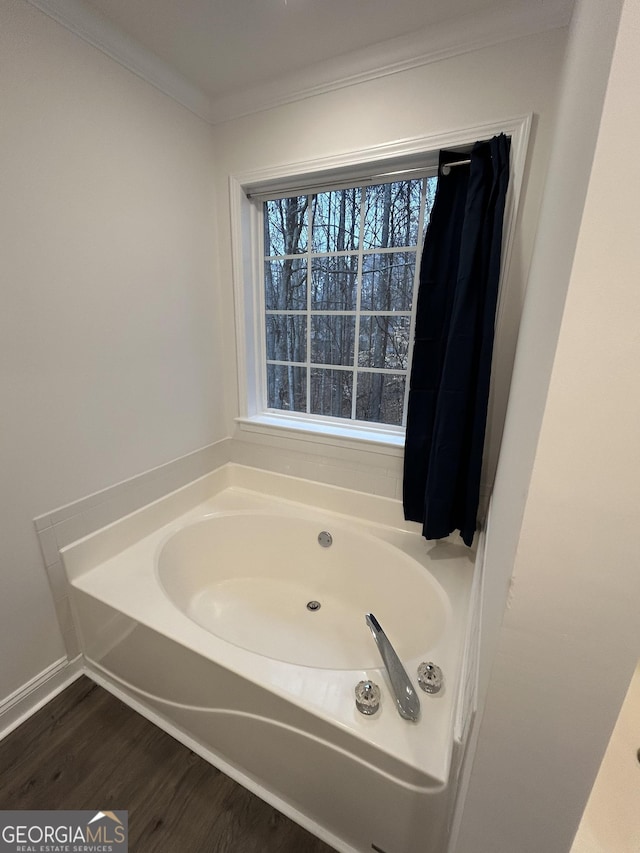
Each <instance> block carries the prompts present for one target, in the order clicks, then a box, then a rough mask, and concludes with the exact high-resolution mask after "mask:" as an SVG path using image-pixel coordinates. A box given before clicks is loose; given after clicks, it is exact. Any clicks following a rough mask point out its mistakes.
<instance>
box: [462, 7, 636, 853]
mask: <svg viewBox="0 0 640 853" xmlns="http://www.w3.org/2000/svg"><path fill="white" fill-rule="evenodd" d="M617 11H619V5H618V4H613V3H612V4H608V5H607V7H606V9H605V8H604V7H603V4H595V3H588V2H584V3H580V4H579V5H578V8H577V10H576V14H577V18H576V27H575V30H574V36H575V39H574V45H573V53H574V58H576V59H577V58H578V57H579V55H581V56H582V71H583V74H584V75H585V76H584V78H583V79H582V81H581V82H580V80H579V75H578V74H577V73H575V72H577V70H578V66H577V65H574V67H573V70H572V72H571V73H572V76H573V81H572V82H570V86H571V87H573V92H574V95H575V96H579V95H580V94H581V95H582V97H581V98H579V100H578V103H576V104H574V105H573V107H571V106H570V105H569V104H566V108H567V109H568V111H569V117H571V115H573V117H574V118H575V117H576V116H577V115H578V114H579V113H582V114H583V115H584V112H585V110H588V109H590V106H592V104H591V105H590V102H589V98H595V99H597V98H598V95H599V92H600V91H602V88H603V86H604V85H605V84H606V81H607V77H608V70H609V68H608V66H609V64H610V60H609V57H608V56H607V53H609V54H611V37H612V35H613V36H614V37H615V29H616V23H617V15H616V12H617ZM639 37H640V2H639V0H626V2H625V4H624V8H623V16H622V20H621V23H620V29H619V33H618V39H617V43H616V44H615V50H614V51H613V62H612V64H611V67H610V77H608V88H607V89H606V95H605V99H604V108H603V110H602V112H601V114H600V111H598V113H597V114H595V115H592V116H591V118H590V119H589V121H592V120H593V119H594V118H595V119H596V120H597V122H599V124H600V127H599V135H598V137H597V146H596V147H595V157H594V159H593V168H592V171H591V174H590V179H589V182H588V189H587V194H586V202H585V203H584V206H583V205H582V197H583V192H582V189H583V186H584V184H574V185H573V187H571V186H569V187H565V192H566V193H571V192H572V191H573V193H574V194H575V195H576V196H577V197H578V199H579V200H580V205H579V208H578V209H577V210H574V211H573V212H572V214H571V221H569V222H567V221H566V219H563V220H561V221H560V222H558V221H557V220H555V223H554V221H553V219H552V217H553V211H551V210H547V211H546V213H545V214H544V218H543V221H542V223H541V230H542V229H544V228H547V229H550V228H551V227H552V226H553V225H554V224H555V227H556V229H557V230H558V231H559V237H560V239H562V237H564V238H565V240H566V241H567V245H566V247H565V248H566V250H567V251H569V252H570V253H571V254H570V256H569V264H568V266H569V269H568V270H567V262H566V258H565V259H562V258H560V261H561V263H560V265H559V266H558V267H557V275H558V278H557V280H556V281H555V282H554V284H555V286H556V287H559V288H562V291H563V292H564V291H565V290H566V284H567V283H568V293H567V299H566V304H565V308H564V314H563V317H562V324H561V326H560V335H559V339H558V347H557V351H556V354H555V360H554V362H553V370H552V373H551V382H550V385H549V389H548V396H547V399H546V407H545V408H544V417H543V419H542V427H541V431H540V436H539V442H538V446H537V451H536V452H535V460H534V464H533V469H532V472H531V475H530V477H525V478H523V477H522V476H521V468H520V466H513V465H510V464H509V454H505V455H504V456H503V458H502V459H501V462H500V469H499V472H498V479H497V482H496V493H501V495H500V496H501V501H503V504H502V506H500V507H496V506H494V513H493V515H492V528H491V532H490V538H491V537H494V536H496V531H497V530H501V529H504V530H506V529H507V528H506V527H505V526H504V522H505V518H504V517H501V516H502V514H503V513H507V516H506V518H508V517H509V515H511V516H512V514H513V513H509V510H508V509H507V506H506V504H507V502H508V494H509V490H510V496H511V500H512V501H513V502H515V503H516V505H519V506H520V507H524V514H523V516H522V527H521V530H520V535H519V537H516V542H515V547H513V551H512V554H511V557H512V564H511V566H509V567H508V568H509V569H511V568H513V577H512V580H511V589H510V594H509V600H508V604H507V607H506V610H505V611H504V619H503V622H502V629H501V631H500V633H499V636H498V638H497V653H496V654H495V657H494V660H493V667H492V671H491V677H490V680H489V682H488V689H487V703H486V709H485V713H484V718H483V721H482V727H481V729H480V735H479V741H478V749H477V753H476V757H475V762H474V765H473V770H472V774H471V783H470V788H469V794H468V797H467V802H466V808H465V812H464V814H463V820H462V827H461V833H460V838H459V844H458V846H457V848H456V850H457V851H458V853H478V851H489V850H518V853H539V851H541V850H544V851H545V853H565V851H567V850H568V849H569V847H570V845H571V840H572V837H573V834H574V833H575V830H576V828H577V825H578V822H579V819H580V815H581V812H582V809H583V807H584V804H585V802H586V799H587V796H588V794H589V790H590V787H591V784H592V782H593V779H594V778H595V775H596V771H597V767H598V764H599V762H600V759H601V758H602V755H603V753H604V750H605V747H606V744H607V740H608V737H609V735H610V733H611V730H612V728H613V725H614V723H615V719H616V716H617V713H618V710H619V708H620V705H621V703H622V700H623V698H624V695H625V692H626V688H627V686H628V683H629V680H630V678H631V674H632V672H633V669H634V666H635V663H636V661H637V659H638V655H639V654H640V622H639V620H638V613H637V610H638V601H640V572H639V571H638V556H637V543H636V535H637V531H638V528H639V526H640V481H639V479H638V471H639V470H640V444H639V442H638V436H639V435H640V389H639V386H638V364H640V333H639V332H638V317H639V316H640V290H639V288H638V280H639V278H640V245H639V243H638V239H637V234H638V227H639V217H638V186H640V162H639V161H638V158H637V157H635V156H633V155H634V152H635V151H636V150H637V148H638V145H640V118H639V116H638V112H637V109H636V99H635V91H636V88H637V80H638V76H639V74H640V57H639V54H638V50H637V45H638V39H639ZM594 67H595V69H596V74H597V76H598V77H599V80H598V79H597V78H594V77H590V69H593V68H594ZM585 85H586V86H587V88H586V89H585V88H583V86H585ZM596 104H597V100H596ZM561 121H562V118H560V119H559V124H560V122H561ZM581 127H582V129H583V130H585V129H586V131H587V133H586V135H585V136H583V137H582V139H580V138H576V140H575V146H574V148H573V154H574V156H575V151H576V150H577V146H578V145H579V144H583V145H589V144H590V142H591V139H592V137H593V132H594V128H593V127H591V128H589V126H588V125H587V126H586V128H585V127H584V126H581V125H580V123H579V122H578V127H577V128H576V130H580V128H581ZM596 129H597V124H596ZM565 139H566V137H565ZM566 153H567V154H569V152H568V151H567V152H566ZM630 153H631V155H632V156H629V155H630ZM550 177H551V173H550ZM545 208H546V204H545V206H543V211H545ZM561 209H562V210H564V211H565V214H566V212H567V210H568V208H567V206H566V204H564V205H562V207H561ZM556 212H557V208H556ZM576 216H577V220H576V219H575V217H576ZM576 224H577V225H578V229H576V228H575V226H576ZM576 231H577V235H578V237H577V243H576V241H575V239H573V240H572V236H573V234H574V233H575V232H576ZM574 245H575V255H574V252H573V249H574ZM558 248H559V247H558V245H556V244H554V243H553V241H545V242H544V243H543V248H542V249H539V251H540V252H541V253H542V257H541V265H543V263H544V262H546V261H547V260H550V258H551V256H547V255H546V253H547V252H550V251H552V250H557V249H558ZM534 268H535V265H534ZM548 272H549V274H551V275H553V271H552V268H551V267H550V268H549V269H548ZM532 279H533V277H532ZM533 283H534V282H533V280H532V282H531V285H533ZM546 304H547V307H548V308H549V309H551V308H553V307H554V306H556V311H552V310H549V312H548V315H547V319H548V320H551V321H552V322H553V327H555V324H556V322H557V319H558V315H557V304H558V303H557V299H556V298H555V297H551V296H550V295H547V303H546ZM543 306H544V300H543V301H541V302H540V303H539V305H538V307H539V308H542V307H543ZM532 317H533V318H534V319H535V318H536V317H537V318H538V320H540V319H541V318H543V317H544V312H542V311H536V312H534V313H533V315H532ZM529 319H531V318H527V312H526V311H525V318H524V320H523V328H524V327H525V326H526V325H527V324H528V322H529ZM547 328H548V325H547ZM531 331H533V329H531ZM538 332H539V333H540V334H542V333H543V327H541V326H538ZM526 342H529V344H530V342H531V338H530V337H529V335H528V334H527V335H523V338H522V339H521V343H522V344H523V345H524V344H525V343H526ZM536 358H537V353H536V352H532V351H531V349H530V348H526V349H521V346H520V344H519V354H518V365H517V369H516V372H515V373H514V380H515V378H516V377H517V378H518V385H517V386H516V387H517V389H518V394H516V395H514V397H513V399H512V403H514V405H515V404H516V403H518V402H521V400H522V397H523V396H524V393H525V392H526V390H527V389H526V386H524V387H523V386H521V385H520V383H522V382H523V376H524V375H525V374H526V367H527V362H529V369H530V370H533V367H532V366H531V364H532V362H533V361H534V360H535V359H536ZM545 361H546V358H545ZM537 388H538V386H537V385H536V384H534V391H536V392H537ZM514 390H515V389H514ZM515 414H517V415H518V417H515V416H514V417H512V416H511V403H510V414H509V418H508V421H507V427H506V430H505V445H510V444H511V442H514V443H515V442H516V441H518V440H519V446H520V450H521V454H522V453H524V454H525V455H527V456H528V455H529V453H530V450H531V448H530V445H529V443H528V442H529V440H530V433H529V432H528V431H527V430H526V429H523V427H522V418H523V415H524V412H523V411H516V413H515ZM530 417H533V419H534V425H537V424H538V423H539V422H540V419H539V417H538V414H537V412H536V411H535V409H534V410H533V411H530ZM534 449H535V446H534ZM527 489H528V495H527V494H526V493H527ZM520 490H524V495H522V494H521V491H520ZM525 495H526V500H525V499H524V496H525ZM494 521H497V524H495V525H494ZM512 539H513V537H512V536H511V535H509V539H508V543H507V546H510V545H511V543H512ZM504 545H505V543H504V542H500V543H498V544H496V543H493V553H494V554H495V555H498V556H499V557H501V558H502V559H504V558H505V557H506V556H507V555H506V553H505V549H504ZM503 569H504V570H506V569H507V566H506V565H501V563H500V562H499V561H498V562H497V563H491V562H489V563H488V566H487V571H488V572H493V571H500V572H502V570H503ZM497 606H498V605H497V604H496V600H495V598H494V603H493V607H494V608H495V607H497ZM630 760H632V759H630Z"/></svg>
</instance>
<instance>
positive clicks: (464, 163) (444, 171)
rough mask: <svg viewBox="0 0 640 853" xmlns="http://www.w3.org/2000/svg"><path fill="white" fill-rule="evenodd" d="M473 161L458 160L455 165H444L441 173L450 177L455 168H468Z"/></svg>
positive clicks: (441, 167)
mask: <svg viewBox="0 0 640 853" xmlns="http://www.w3.org/2000/svg"><path fill="white" fill-rule="evenodd" d="M470 162H471V160H468V159H467V160H456V161H455V162H454V163H443V164H442V166H440V173H441V174H442V175H448V174H449V172H450V171H451V169H452V168H453V166H468V165H469V163H470Z"/></svg>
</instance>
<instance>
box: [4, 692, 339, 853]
mask: <svg viewBox="0 0 640 853" xmlns="http://www.w3.org/2000/svg"><path fill="white" fill-rule="evenodd" d="M0 809H95V810H102V811H104V810H105V809H110V810H114V809H127V810H128V812H129V851H130V853H182V851H184V853H332V848H330V847H328V846H327V845H326V844H323V843H322V842H321V841H319V840H318V839H317V838H315V837H314V836H312V835H310V834H309V833H308V832H306V831H305V830H303V829H302V828H301V827H299V826H298V825H297V824H295V823H293V822H292V821H290V820H289V819H288V818H286V817H284V815H281V814H280V813H279V812H277V811H276V810H275V809H272V808H271V807H270V806H268V805H267V804H266V803H264V802H263V801H262V800H260V799H259V798H258V797H256V796H254V795H253V794H250V793H249V792H248V791H246V790H245V789H244V788H242V787H241V786H240V785H237V784H236V783H235V782H233V781H232V780H231V779H229V778H228V776H225V775H224V774H223V773H221V772H220V771H218V770H216V769H215V768H214V767H212V766H211V765H210V764H208V763H207V762H206V761H204V760H203V759H201V758H200V757H198V756H197V755H195V754H194V753H193V752H191V751H190V750H189V749H187V748H186V747H184V746H182V744H179V743H178V742H177V741H175V740H174V739H173V738H172V737H170V736H169V735H167V734H165V732H163V731H161V730H160V729H158V728H157V727H156V726H154V725H153V724H152V723H150V722H148V721H147V720H145V719H144V718H143V717H141V716H140V715H139V714H136V713H135V711H132V710H131V709H130V708H128V707H127V706H126V705H123V704H122V702H120V701H119V700H118V699H116V698H115V697H113V696H112V695H111V694H110V693H108V692H107V691H106V690H103V689H102V688H101V687H98V686H97V685H95V684H94V683H93V682H92V681H90V680H89V679H88V678H85V677H82V678H80V679H78V681H75V682H74V683H73V684H72V685H70V686H69V687H68V688H67V689H66V690H65V691H64V692H63V693H61V694H60V695H59V696H57V697H56V698H55V699H53V700H52V701H51V702H49V704H48V705H46V706H45V707H44V708H42V709H41V710H40V711H38V712H37V713H36V714H35V715H34V716H32V717H31V718H30V719H28V720H27V721H26V722H25V723H23V724H22V725H21V726H20V727H19V728H17V729H16V730H15V731H14V732H12V733H11V734H10V735H9V736H8V737H7V738H5V739H4V740H3V741H2V742H0Z"/></svg>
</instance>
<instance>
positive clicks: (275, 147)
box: [215, 30, 566, 453]
mask: <svg viewBox="0 0 640 853" xmlns="http://www.w3.org/2000/svg"><path fill="white" fill-rule="evenodd" d="M565 38H566V33H565V31H564V30H556V31H552V32H548V33H544V34H539V35H535V36H530V37H527V38H521V39H518V40H514V41H511V42H507V43H504V44H498V45H495V46H492V47H489V48H486V49H483V50H479V51H475V52H470V53H466V54H463V55H458V56H455V57H451V58H449V59H446V60H442V61H439V62H433V63H431V64H428V65H424V66H422V67H419V68H414V69H411V70H409V71H405V72H402V73H397V74H394V75H392V76H388V77H382V78H379V79H375V80H371V81H368V82H365V83H361V84H359V85H355V86H351V87H349V88H345V89H341V90H339V91H334V92H330V93H326V94H322V95H318V96H315V97H310V98H307V99H305V100H303V101H299V102H296V103H292V104H288V105H285V106H282V107H278V108H274V109H270V110H265V111H264V112H261V113H258V114H255V115H251V116H247V117H245V118H241V119H237V120H235V121H229V122H227V123H226V124H224V125H221V126H219V127H217V128H215V134H216V165H217V175H218V179H217V180H218V183H217V188H218V199H219V205H218V219H219V222H220V227H221V232H220V233H221V235H222V237H223V238H224V240H225V241H226V239H227V237H228V234H229V225H228V218H229V212H228V190H227V176H228V175H229V174H242V173H246V172H248V171H251V170H256V169H265V168H267V167H270V166H279V165H281V164H291V168H292V169H295V164H296V163H297V162H304V161H309V160H312V159H320V158H324V157H329V156H332V155H339V154H341V153H345V152H351V151H358V150H362V149H366V148H367V147H374V146H380V145H383V144H388V143H392V142H397V141H399V140H403V139H409V138H415V137H423V136H429V135H437V134H440V133H446V132H449V131H453V130H457V129H460V128H466V127H472V126H474V125H480V124H484V123H490V122H496V121H499V120H501V119H507V118H513V117H515V116H520V115H523V114H526V113H531V112H532V113H534V114H535V119H534V126H533V133H532V139H531V148H530V158H529V168H528V172H527V175H526V176H525V185H524V187H523V198H524V204H523V206H522V211H521V220H520V225H519V227H518V232H517V238H516V244H515V246H514V253H513V259H512V260H513V262H512V267H511V273H510V277H509V282H508V288H507V290H506V293H507V297H508V298H507V300H506V302H505V305H504V309H505V315H506V318H507V319H506V324H505V325H506V326H508V327H510V329H511V333H510V335H508V336H505V337H504V338H503V339H502V340H501V341H500V342H499V344H498V346H497V350H496V358H495V362H494V364H495V375H496V380H495V385H496V387H498V388H499V389H500V393H499V394H498V395H497V406H496V410H497V414H496V416H495V421H496V422H497V423H498V424H499V423H500V421H501V416H502V414H503V412H504V408H505V406H506V396H507V391H508V384H509V378H510V372H511V364H512V357H513V350H514V348H515V335H516V331H517V324H518V319H519V317H520V313H521V309H522V298H523V293H524V286H525V282H526V277H527V271H528V266H529V261H530V256H531V251H532V244H533V235H534V232H535V227H536V223H537V216H538V208H539V202H540V194H541V189H542V185H543V182H544V175H545V170H546V164H547V157H548V152H549V145H550V136H551V132H552V126H553V115H554V105H555V95H556V84H557V80H558V77H559V74H560V69H561V64H562V60H563V52H564V45H565ZM221 274H222V284H223V286H224V287H225V316H226V315H228V316H231V312H232V310H233V301H232V288H231V257H230V254H229V253H228V252H227V251H226V249H225V248H223V250H222V252H221ZM226 333H227V338H226V341H227V344H226V346H227V347H228V348H229V349H230V350H233V348H234V347H235V341H234V337H233V327H232V326H231V325H229V326H228V327H227V329H226ZM234 367H235V366H234V365H233V364H230V365H229V368H230V369H229V372H228V374H227V376H226V386H225V387H226V392H227V394H228V406H227V410H228V411H229V412H230V413H234V412H237V411H238V400H237V393H236V392H237V376H236V373H235V369H234ZM228 429H229V431H231V430H232V429H233V423H232V422H229V424H228ZM497 433H498V438H499V430H497ZM497 446H498V441H495V443H494V450H495V452H496V453H497ZM265 453H266V451H265Z"/></svg>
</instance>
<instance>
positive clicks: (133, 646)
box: [61, 464, 474, 853]
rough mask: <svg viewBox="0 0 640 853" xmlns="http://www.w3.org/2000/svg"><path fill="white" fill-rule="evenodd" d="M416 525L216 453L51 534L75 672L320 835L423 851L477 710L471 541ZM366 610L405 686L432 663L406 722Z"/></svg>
mask: <svg viewBox="0 0 640 853" xmlns="http://www.w3.org/2000/svg"><path fill="white" fill-rule="evenodd" d="M416 528H417V525H414V524H412V523H411V522H405V521H404V520H403V518H402V507H401V504H400V502H399V501H397V500H394V499H390V498H384V497H380V496H375V495H369V494H364V493H359V492H354V491H351V490H348V489H343V488H338V487H334V486H329V485H326V484H321V483H316V482H311V481H306V480H300V479H297V478H294V477H289V476H286V475H280V474H274V473H271V472H267V471H263V470H258V469H252V468H247V467H243V466H239V465H234V464H227V465H224V466H222V467H221V468H219V469H218V470H216V471H215V472H213V473H211V474H208V475H207V476H205V477H202V478H200V479H199V480H197V481H195V482H194V483H192V484H189V485H188V486H185V487H184V488H182V489H179V490H177V491H175V492H173V493H171V494H170V495H168V496H166V497H165V498H163V499H161V500H158V501H156V502H154V503H153V504H150V505H149V506H147V507H144V508H142V509H140V510H138V511H137V512H134V513H132V514H131V515H129V516H126V517H125V518H123V519H121V520H120V521H117V522H115V523H113V524H111V525H109V526H108V527H106V528H104V529H103V530H101V531H98V532H96V533H94V534H92V535H90V536H88V537H85V538H84V539H81V540H79V541H77V542H75V543H72V544H70V545H68V546H67V547H65V548H63V549H62V552H61V553H62V557H63V562H64V566H65V570H66V573H67V576H68V578H69V582H70V589H71V601H72V607H73V613H74V619H75V624H76V627H77V629H78V633H79V637H80V644H81V648H82V651H83V654H84V656H85V660H86V663H87V667H88V671H89V673H90V674H91V675H92V677H94V678H95V679H96V680H97V681H98V682H99V683H101V684H103V685H104V686H106V687H107V688H108V689H110V690H112V692H114V693H116V694H117V695H118V696H120V697H121V698H122V699H124V701H126V702H128V703H129V704H130V705H131V706H132V707H134V708H136V709H137V710H139V711H141V712H142V713H143V714H145V715H146V716H148V717H149V718H150V719H152V720H153V721H154V722H156V723H158V724H159V725H160V726H161V727H163V728H165V729H167V730H168V731H170V732H171V733H172V734H174V735H176V736H177V737H178V738H179V739H180V740H182V741H183V742H184V743H187V745H189V746H190V747H191V748H194V749H196V751H198V752H200V754H202V755H204V756H205V757H206V758H208V759H209V760H210V761H211V762H212V763H213V764H215V765H216V766H218V767H219V768H220V769H222V770H224V771H225V772H227V773H228V774H229V775H231V776H232V778H235V779H236V780H237V781H240V782H241V783H242V784H244V785H245V786H247V787H248V788H249V789H250V790H253V791H254V792H256V793H258V794H259V795H260V796H262V797H263V798H264V799H266V800H267V801H268V802H270V803H271V804H272V805H275V806H276V807H277V808H279V809H280V810H281V811H283V812H284V813H285V814H287V815H289V816H290V817H293V818H294V819H295V820H297V821H298V822H299V823H301V824H302V825H303V826H305V827H306V828H307V829H310V830H311V831H312V832H314V833H315V834H316V835H317V836H318V837H320V838H323V839H324V840H325V841H327V842H328V843H329V844H331V845H332V846H334V847H335V848H336V849H338V850H342V851H345V852H346V851H350V853H353V851H365V850H370V849H371V845H372V844H375V845H376V846H377V847H379V848H381V849H383V850H393V851H398V853H439V851H440V850H441V849H442V844H443V843H444V839H445V838H446V833H447V828H448V821H449V819H450V815H451V810H452V805H453V801H454V796H455V782H456V777H457V773H458V770H459V763H460V758H461V755H462V752H463V748H464V743H463V735H462V732H464V731H466V730H467V726H466V725H465V723H466V722H467V721H466V720H464V719H462V720H461V707H463V708H464V709H466V711H465V713H470V709H471V708H472V707H473V702H470V701H469V697H468V695H465V690H466V691H467V693H468V689H469V684H470V683H472V682H473V679H470V678H469V674H468V673H467V672H465V671H464V662H465V661H469V660H472V659H473V656H472V655H469V653H468V649H467V648H466V647H465V646H466V644H468V636H469V633H468V630H467V625H468V623H469V609H470V599H471V586H472V579H473V575H474V560H473V556H474V555H473V553H472V552H470V551H469V549H467V548H465V547H464V546H462V545H459V544H457V543H455V542H452V541H448V540H445V541H441V542H437V543H427V542H425V540H424V539H423V538H422V537H421V535H420V531H419V529H416ZM321 534H329V537H330V539H329V538H327V537H325V538H322V536H321ZM319 536H320V538H321V540H322V541H319V538H318V537H319ZM329 541H330V544H329V545H328V547H327V543H328V542H329ZM322 543H324V546H323V544H322ZM309 603H317V604H319V605H320V606H319V607H318V606H314V607H308V606H307V605H308V604H309ZM369 612H373V613H375V614H376V616H377V617H378V618H379V619H380V623H381V624H382V626H383V627H384V629H385V631H386V632H387V634H388V635H389V638H390V640H391V641H392V643H393V645H394V648H395V649H396V652H397V654H398V656H399V658H400V659H401V660H402V663H403V665H404V667H405V668H406V670H407V673H408V674H409V677H410V678H411V679H412V681H413V684H414V685H417V683H418V682H417V670H418V667H419V665H420V664H421V663H422V662H424V661H434V662H435V663H436V664H438V665H439V666H440V667H441V668H442V670H443V672H444V673H445V678H446V687H445V688H444V689H443V690H442V691H441V692H440V693H439V694H437V695H428V694H427V693H424V692H422V691H421V692H420V693H421V695H420V701H421V706H422V707H421V714H420V717H419V719H418V720H417V721H408V720H406V719H402V717H401V716H400V715H399V714H398V712H397V709H396V706H395V697H394V693H393V691H392V688H391V685H390V683H389V681H388V677H387V673H386V671H385V669H384V667H383V666H382V661H381V659H380V656H379V653H378V649H377V648H376V644H375V642H374V641H373V638H372V637H371V633H370V631H369V628H368V627H367V625H366V622H365V614H366V613H369ZM363 680H367V681H372V682H375V683H377V684H378V685H380V688H381V702H380V708H379V710H378V711H377V713H376V714H375V715H371V716H365V715H363V714H361V713H359V712H358V710H357V708H356V703H355V698H354V689H355V687H356V685H357V684H358V683H359V682H361V681H363ZM425 822H426V823H425ZM426 825H428V826H429V835H428V837H427V838H425V834H424V828H425V826H426ZM398 827H401V830H399V829H398ZM399 831H400V832H401V835H402V837H398V832H399Z"/></svg>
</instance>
